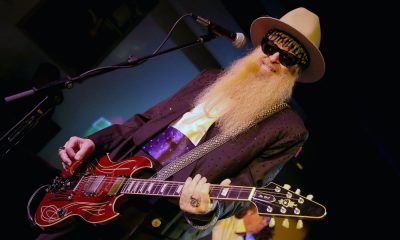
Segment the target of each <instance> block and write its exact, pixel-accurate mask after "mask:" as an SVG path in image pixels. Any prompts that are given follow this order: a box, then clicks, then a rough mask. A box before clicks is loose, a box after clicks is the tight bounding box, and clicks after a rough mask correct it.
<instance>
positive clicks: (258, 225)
mask: <svg viewBox="0 0 400 240" xmlns="http://www.w3.org/2000/svg"><path fill="white" fill-rule="evenodd" d="M268 222H269V217H266V216H261V215H258V211H257V209H256V207H255V205H253V204H250V206H249V207H248V208H246V209H245V210H243V211H241V212H239V213H237V214H235V216H232V217H229V218H225V219H222V220H220V221H218V223H217V224H216V225H215V227H214V228H213V230H212V234H210V235H209V236H207V237H205V238H202V239H201V240H245V239H246V240H247V239H254V234H257V233H259V232H260V231H262V230H263V229H264V228H265V227H266V226H267V225H268ZM269 231H270V232H271V229H269Z"/></svg>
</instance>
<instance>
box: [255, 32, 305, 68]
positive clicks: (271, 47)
mask: <svg viewBox="0 0 400 240" xmlns="http://www.w3.org/2000/svg"><path fill="white" fill-rule="evenodd" d="M261 49H262V51H263V52H264V53H265V54H266V55H267V56H271V55H273V54H274V53H276V52H279V62H280V63H281V64H282V65H284V66H285V67H287V68H289V67H291V66H293V65H296V64H298V63H299V62H300V59H299V58H298V57H296V56H295V55H293V54H291V53H290V52H287V51H285V50H282V49H280V48H279V47H278V46H276V45H275V44H274V43H273V42H272V41H271V40H269V39H267V38H263V40H262V41H261Z"/></svg>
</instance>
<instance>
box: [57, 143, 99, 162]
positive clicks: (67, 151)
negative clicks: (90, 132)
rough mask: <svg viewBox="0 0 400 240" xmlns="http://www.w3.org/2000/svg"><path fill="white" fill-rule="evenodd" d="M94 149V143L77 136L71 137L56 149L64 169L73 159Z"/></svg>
mask: <svg viewBox="0 0 400 240" xmlns="http://www.w3.org/2000/svg"><path fill="white" fill-rule="evenodd" d="M94 149H95V144H94V142H93V141H92V140H90V139H84V138H79V137H71V138H70V139H69V140H68V141H67V142H66V143H65V144H64V146H63V147H61V148H60V149H59V151H58V155H59V156H60V158H61V161H62V164H63V167H64V169H68V168H69V167H70V166H71V165H72V163H73V162H74V161H79V160H82V159H84V158H86V157H87V156H89V155H90V154H91V153H93V151H94Z"/></svg>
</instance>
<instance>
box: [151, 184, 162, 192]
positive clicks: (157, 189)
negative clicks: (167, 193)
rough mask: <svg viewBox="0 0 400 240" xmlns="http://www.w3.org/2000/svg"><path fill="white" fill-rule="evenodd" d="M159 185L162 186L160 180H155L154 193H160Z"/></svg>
mask: <svg viewBox="0 0 400 240" xmlns="http://www.w3.org/2000/svg"><path fill="white" fill-rule="evenodd" d="M161 187H162V182H156V184H155V186H154V188H153V192H152V193H153V194H154V195H160V190H161Z"/></svg>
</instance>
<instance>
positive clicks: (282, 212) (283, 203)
mask: <svg viewBox="0 0 400 240" xmlns="http://www.w3.org/2000/svg"><path fill="white" fill-rule="evenodd" d="M311 199H312V195H309V197H304V196H301V195H300V191H299V190H297V191H296V192H293V191H290V190H289V189H288V188H284V187H282V186H280V185H278V184H276V183H273V182H270V183H268V184H267V185H265V186H264V187H261V188H257V189H256V191H255V193H254V195H253V198H252V200H251V201H252V202H253V203H254V204H255V205H256V207H257V210H258V214H259V215H268V216H282V217H294V218H308V219H320V218H323V217H325V215H326V208H325V207H324V206H322V205H321V204H319V203H317V202H315V201H313V200H311Z"/></svg>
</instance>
